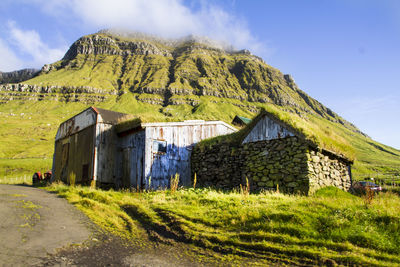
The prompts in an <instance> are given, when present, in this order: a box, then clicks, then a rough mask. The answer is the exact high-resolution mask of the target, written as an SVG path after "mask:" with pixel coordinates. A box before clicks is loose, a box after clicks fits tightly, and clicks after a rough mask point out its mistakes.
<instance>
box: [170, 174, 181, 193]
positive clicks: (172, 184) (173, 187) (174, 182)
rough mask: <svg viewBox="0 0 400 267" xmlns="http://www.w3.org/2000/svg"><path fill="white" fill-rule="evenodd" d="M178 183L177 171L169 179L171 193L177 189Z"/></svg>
mask: <svg viewBox="0 0 400 267" xmlns="http://www.w3.org/2000/svg"><path fill="white" fill-rule="evenodd" d="M178 184H179V173H176V174H175V176H174V177H172V176H171V181H170V188H171V193H175V192H176V190H178Z"/></svg>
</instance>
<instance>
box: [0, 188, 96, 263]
mask: <svg viewBox="0 0 400 267" xmlns="http://www.w3.org/2000/svg"><path fill="white" fill-rule="evenodd" d="M92 225H93V224H92V223H91V222H90V221H89V220H88V218H87V217H86V216H84V215H83V214H82V213H81V212H79V211H78V210H77V209H76V208H74V207H73V206H72V205H70V204H69V203H68V202H67V201H66V200H65V199H63V198H59V197H57V195H55V194H52V193H49V192H46V191H44V190H41V189H37V188H33V187H29V186H18V185H0V266H32V265H41V264H42V263H44V261H45V260H46V258H47V257H48V255H49V254H54V253H56V252H57V249H58V248H62V247H65V246H68V245H71V244H80V243H82V242H84V241H85V240H88V239H89V238H90V236H91V233H92V228H91V226H92Z"/></svg>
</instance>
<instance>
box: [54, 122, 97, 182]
mask: <svg viewBox="0 0 400 267" xmlns="http://www.w3.org/2000/svg"><path fill="white" fill-rule="evenodd" d="M94 132H95V127H94V125H92V126H91V127H88V128H85V129H84V130H82V131H80V132H78V133H75V134H72V135H70V136H67V137H65V138H64V139H60V140H57V141H56V142H55V149H54V164H53V170H54V172H53V173H54V178H55V179H56V180H61V181H63V182H65V183H68V182H69V178H70V176H71V175H72V174H74V175H75V183H77V184H78V183H84V182H88V181H89V180H90V179H91V177H92V175H93V168H91V166H93V136H94Z"/></svg>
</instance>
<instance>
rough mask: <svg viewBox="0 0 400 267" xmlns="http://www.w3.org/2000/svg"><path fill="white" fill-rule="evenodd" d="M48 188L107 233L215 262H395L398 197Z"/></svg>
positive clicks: (399, 242) (399, 241)
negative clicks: (175, 247)
mask: <svg viewBox="0 0 400 267" xmlns="http://www.w3.org/2000/svg"><path fill="white" fill-rule="evenodd" d="M47 190H51V191H55V192H57V193H58V194H59V195H61V196H63V197H65V198H66V199H67V200H68V201H69V202H71V203H73V204H74V205H76V206H77V207H78V208H79V209H81V210H82V211H83V212H85V213H86V214H87V215H88V216H89V217H90V218H91V219H92V220H93V221H94V222H95V223H97V224H98V225H100V226H101V227H103V228H104V229H106V230H108V231H110V232H112V233H114V234H117V235H120V236H122V237H126V238H128V239H131V240H136V241H137V240H139V241H138V242H140V243H142V242H143V243H144V242H146V241H145V240H146V239H147V238H150V239H151V240H156V241H158V242H171V241H172V242H184V243H185V244H187V245H191V244H193V245H195V246H196V247H200V248H205V249H211V250H213V251H216V252H217V253H215V254H214V257H215V259H216V260H217V262H218V264H223V263H228V262H229V263H230V264H233V265H252V266H254V265H263V266H265V265H270V264H271V263H273V262H277V263H279V264H287V265H302V266H303V265H308V266H310V265H329V266H335V264H340V265H344V266H395V265H399V264H400V257H399V254H398V251H399V249H400V231H399V230H400V224H399V222H400V217H399V214H400V209H399V207H400V205H399V204H400V198H399V196H397V195H394V194H389V193H381V194H379V195H377V196H376V197H375V199H373V200H372V202H370V203H369V202H368V201H366V199H364V198H360V197H356V196H353V195H351V194H349V193H345V192H343V191H341V190H339V189H337V188H333V187H328V188H324V189H322V190H320V191H318V192H317V193H316V194H315V195H314V196H311V197H305V196H288V195H282V194H279V193H264V194H257V195H253V194H252V195H247V194H245V193H237V192H218V191H214V190H209V189H196V190H194V189H193V188H190V189H185V190H178V191H174V190H172V191H171V190H167V191H158V192H148V193H131V192H113V191H102V190H94V189H90V188H87V187H67V186H63V185H53V186H51V187H49V188H47ZM199 255H201V254H199ZM203 257H204V256H203ZM249 261H250V262H251V263H250V262H249ZM243 262H248V263H247V264H243Z"/></svg>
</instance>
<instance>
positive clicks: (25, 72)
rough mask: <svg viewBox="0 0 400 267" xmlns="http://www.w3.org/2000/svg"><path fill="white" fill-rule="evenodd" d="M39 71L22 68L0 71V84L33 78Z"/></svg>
mask: <svg viewBox="0 0 400 267" xmlns="http://www.w3.org/2000/svg"><path fill="white" fill-rule="evenodd" d="M38 73H39V70H37V69H22V70H17V71H11V72H0V84H5V83H19V82H23V81H26V80H29V79H31V78H33V77H34V76H35V75H37V74H38Z"/></svg>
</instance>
